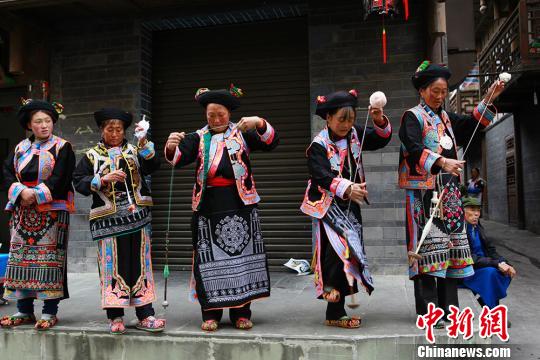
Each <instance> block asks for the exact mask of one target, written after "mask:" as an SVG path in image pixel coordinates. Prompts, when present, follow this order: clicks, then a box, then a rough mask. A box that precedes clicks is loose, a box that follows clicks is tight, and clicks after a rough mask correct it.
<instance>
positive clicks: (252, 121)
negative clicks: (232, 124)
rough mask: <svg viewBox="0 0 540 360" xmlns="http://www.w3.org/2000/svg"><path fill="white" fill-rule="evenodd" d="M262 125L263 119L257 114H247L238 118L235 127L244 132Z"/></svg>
mask: <svg viewBox="0 0 540 360" xmlns="http://www.w3.org/2000/svg"><path fill="white" fill-rule="evenodd" d="M263 126H264V120H263V119H262V118H260V117H258V116H247V117H243V118H241V119H240V121H239V122H238V124H237V125H236V127H237V128H238V130H240V131H242V132H244V131H248V130H252V129H255V128H262V127H263Z"/></svg>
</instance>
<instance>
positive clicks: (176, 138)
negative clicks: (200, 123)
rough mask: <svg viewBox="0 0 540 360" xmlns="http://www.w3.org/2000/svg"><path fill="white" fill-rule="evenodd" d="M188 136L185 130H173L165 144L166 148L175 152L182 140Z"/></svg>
mask: <svg viewBox="0 0 540 360" xmlns="http://www.w3.org/2000/svg"><path fill="white" fill-rule="evenodd" d="M185 137H186V133H185V132H173V133H171V134H170V135H169V138H168V139H167V143H166V144H165V148H166V149H167V152H171V153H174V151H175V150H176V147H177V146H178V145H179V144H180V142H181V141H182V140H184V138H185Z"/></svg>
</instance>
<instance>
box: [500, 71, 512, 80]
mask: <svg viewBox="0 0 540 360" xmlns="http://www.w3.org/2000/svg"><path fill="white" fill-rule="evenodd" d="M511 78H512V75H510V74H509V73H507V72H503V73H500V74H499V80H501V81H502V82H503V83H507V82H509V81H510V79H511Z"/></svg>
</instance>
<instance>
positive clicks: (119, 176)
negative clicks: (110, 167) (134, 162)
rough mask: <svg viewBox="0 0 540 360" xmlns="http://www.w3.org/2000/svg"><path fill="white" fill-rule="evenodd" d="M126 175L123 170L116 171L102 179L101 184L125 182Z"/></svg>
mask: <svg viewBox="0 0 540 360" xmlns="http://www.w3.org/2000/svg"><path fill="white" fill-rule="evenodd" d="M125 179H126V173H125V172H124V171H122V170H114V171H111V172H110V173H108V174H107V175H105V176H103V177H102V178H101V182H102V183H105V184H108V183H111V182H115V181H116V182H124V180H125Z"/></svg>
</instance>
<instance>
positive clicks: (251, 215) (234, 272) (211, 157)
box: [165, 85, 279, 331]
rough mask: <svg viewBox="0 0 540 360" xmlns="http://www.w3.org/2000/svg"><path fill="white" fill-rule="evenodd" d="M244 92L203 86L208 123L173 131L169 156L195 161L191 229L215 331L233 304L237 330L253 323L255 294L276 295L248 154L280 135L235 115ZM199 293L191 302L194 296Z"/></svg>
mask: <svg viewBox="0 0 540 360" xmlns="http://www.w3.org/2000/svg"><path fill="white" fill-rule="evenodd" d="M241 95H242V91H241V90H240V89H238V88H236V87H234V86H233V85H231V88H230V89H222V90H209V89H206V88H204V89H199V90H198V91H197V93H196V95H195V99H196V100H197V102H198V103H199V104H200V105H201V106H202V107H204V108H205V110H206V118H207V121H208V125H206V126H205V127H203V128H202V129H200V130H197V131H196V132H194V133H190V134H185V133H183V132H181V133H178V132H173V133H171V134H170V136H169V139H168V140H167V144H166V146H165V158H166V159H167V161H169V162H170V163H171V164H172V165H173V166H179V167H183V166H186V165H188V164H190V163H192V162H196V178H195V186H194V188H193V199H192V209H193V218H192V223H191V228H192V232H193V249H194V256H193V280H192V284H191V286H192V290H195V291H192V294H193V295H195V294H196V296H193V298H195V297H196V298H198V300H199V303H200V305H201V311H202V319H203V323H202V326H201V328H202V329H203V330H205V331H215V330H217V328H218V324H219V321H220V320H221V317H222V316H223V309H225V308H229V309H230V310H229V316H230V319H231V322H232V323H233V324H234V326H235V327H236V328H238V329H244V330H247V329H250V328H251V327H252V326H253V323H252V322H251V320H250V319H251V310H250V305H251V302H252V301H253V300H256V299H260V298H264V297H268V296H270V277H269V274H268V266H267V259H266V253H265V249H264V243H263V237H262V233H261V225H260V222H259V214H258V211H257V203H258V202H259V195H258V194H257V190H256V188H255V181H254V179H253V173H252V171H251V165H250V159H249V153H250V152H252V151H257V150H262V151H271V150H273V149H274V148H275V147H276V146H277V145H278V142H279V140H278V136H277V133H276V132H275V130H274V128H273V127H272V126H271V125H270V123H269V122H268V121H266V120H264V119H262V118H260V117H257V116H250V117H244V118H242V119H240V121H239V122H238V123H233V122H231V121H230V118H231V111H233V110H235V109H237V108H238V107H239V106H240V101H239V97H240V96H241ZM193 298H192V300H193Z"/></svg>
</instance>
